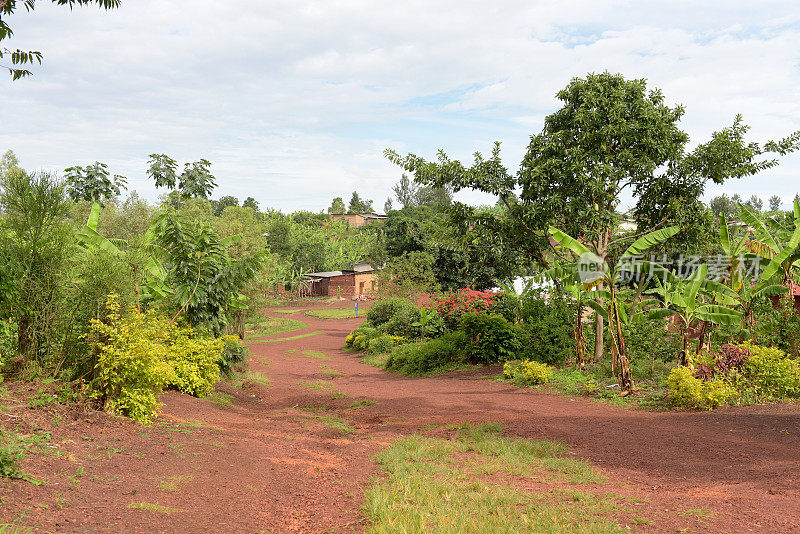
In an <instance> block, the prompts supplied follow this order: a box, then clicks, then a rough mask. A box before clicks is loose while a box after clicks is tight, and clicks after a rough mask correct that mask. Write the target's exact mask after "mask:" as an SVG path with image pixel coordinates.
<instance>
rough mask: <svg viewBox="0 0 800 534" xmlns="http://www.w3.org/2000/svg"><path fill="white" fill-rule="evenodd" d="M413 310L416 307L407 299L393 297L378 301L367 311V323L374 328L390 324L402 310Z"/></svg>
mask: <svg viewBox="0 0 800 534" xmlns="http://www.w3.org/2000/svg"><path fill="white" fill-rule="evenodd" d="M410 308H411V309H413V308H414V305H413V304H411V303H410V302H409V301H407V300H405V299H401V298H398V297H392V298H388V299H383V300H378V301H375V303H374V304H373V305H372V307H371V308H370V309H369V310H367V321H368V322H369V324H371V325H372V326H380V325H382V324H384V323H388V322H389V320H390V319H391V318H392V317H394V316H395V315H396V314H397V313H398V312H400V311H401V310H407V309H410Z"/></svg>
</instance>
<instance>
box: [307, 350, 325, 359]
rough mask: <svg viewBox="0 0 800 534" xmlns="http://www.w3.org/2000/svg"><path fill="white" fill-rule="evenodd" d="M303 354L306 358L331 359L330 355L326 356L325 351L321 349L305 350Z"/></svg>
mask: <svg viewBox="0 0 800 534" xmlns="http://www.w3.org/2000/svg"><path fill="white" fill-rule="evenodd" d="M303 356H305V357H306V358H315V359H317V360H330V359H331V357H330V356H326V355H325V353H324V352H322V351H320V350H304V351H303Z"/></svg>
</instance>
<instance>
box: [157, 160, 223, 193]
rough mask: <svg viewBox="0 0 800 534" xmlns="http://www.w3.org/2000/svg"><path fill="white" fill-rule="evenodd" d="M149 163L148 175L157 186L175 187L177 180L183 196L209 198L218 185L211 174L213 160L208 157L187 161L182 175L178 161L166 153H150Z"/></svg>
mask: <svg viewBox="0 0 800 534" xmlns="http://www.w3.org/2000/svg"><path fill="white" fill-rule="evenodd" d="M148 164H149V165H150V166H149V167H148V169H147V176H148V177H150V178H152V179H153V180H154V181H155V183H156V187H166V188H168V189H175V186H176V182H177V187H178V190H180V193H181V196H182V197H183V198H202V199H206V200H207V199H208V198H209V196H211V192H212V191H213V190H214V189H216V187H217V182H216V179H215V178H214V175H213V174H211V162H210V161H208V160H207V159H200V160H198V161H195V162H193V163H185V164H184V166H183V172H182V173H181V174H180V176H178V175H177V169H178V163H177V162H176V161H175V160H174V159H172V158H171V157H169V156H167V155H166V154H150V160H149V161H148Z"/></svg>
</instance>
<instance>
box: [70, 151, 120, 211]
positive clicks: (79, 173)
mask: <svg viewBox="0 0 800 534" xmlns="http://www.w3.org/2000/svg"><path fill="white" fill-rule="evenodd" d="M64 173H65V177H66V179H67V193H68V194H69V196H70V198H71V199H72V200H75V201H77V200H81V199H83V200H88V201H89V202H99V203H101V204H103V203H105V202H106V201H107V200H111V199H113V198H115V197H118V196H119V195H120V193H121V192H122V190H123V189H125V190H127V189H128V188H127V186H126V185H127V183H128V180H127V179H126V178H125V177H124V176H120V175H119V174H115V175H113V176H112V175H111V174H109V172H108V165H106V164H105V163H100V162H99V161H96V162H94V163H93V164H92V165H87V166H86V167H81V166H80V165H75V166H73V167H68V168H66V169H64Z"/></svg>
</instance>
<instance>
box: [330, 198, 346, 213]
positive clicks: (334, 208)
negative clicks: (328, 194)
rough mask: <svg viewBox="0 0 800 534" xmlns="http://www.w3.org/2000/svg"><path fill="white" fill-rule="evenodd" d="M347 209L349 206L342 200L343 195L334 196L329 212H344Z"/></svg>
mask: <svg viewBox="0 0 800 534" xmlns="http://www.w3.org/2000/svg"><path fill="white" fill-rule="evenodd" d="M345 211H347V208H346V207H345V205H344V200H342V197H336V198H334V199H333V201H332V202H331V205H330V207H329V208H328V213H344V212H345Z"/></svg>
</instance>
